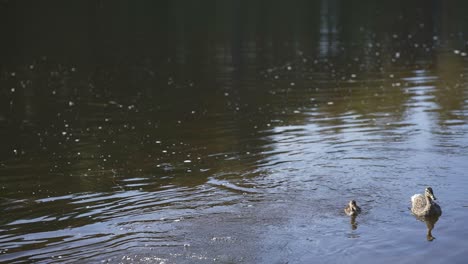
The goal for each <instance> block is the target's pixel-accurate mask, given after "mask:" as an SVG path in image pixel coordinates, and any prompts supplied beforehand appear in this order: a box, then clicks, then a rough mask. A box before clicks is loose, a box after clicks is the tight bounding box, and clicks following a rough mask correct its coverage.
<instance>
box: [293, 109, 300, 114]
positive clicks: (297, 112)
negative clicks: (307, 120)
mask: <svg viewBox="0 0 468 264" xmlns="http://www.w3.org/2000/svg"><path fill="white" fill-rule="evenodd" d="M293 113H294V114H300V113H301V111H299V110H294V111H293Z"/></svg>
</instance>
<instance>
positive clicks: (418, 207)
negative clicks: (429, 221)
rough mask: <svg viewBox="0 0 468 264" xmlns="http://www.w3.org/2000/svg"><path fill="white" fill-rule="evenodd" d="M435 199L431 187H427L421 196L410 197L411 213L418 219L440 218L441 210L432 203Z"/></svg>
mask: <svg viewBox="0 0 468 264" xmlns="http://www.w3.org/2000/svg"><path fill="white" fill-rule="evenodd" d="M436 199H437V198H436V197H435V196H434V192H433V191H432V188H431V187H427V188H426V190H425V191H424V195H423V194H415V195H413V196H411V212H412V213H413V214H414V215H416V216H419V217H427V216H440V215H441V214H442V209H440V206H439V205H438V204H437V203H436V202H434V200H436Z"/></svg>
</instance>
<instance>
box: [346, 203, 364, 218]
mask: <svg viewBox="0 0 468 264" xmlns="http://www.w3.org/2000/svg"><path fill="white" fill-rule="evenodd" d="M344 211H345V213H346V214H347V215H349V216H356V215H357V214H359V213H360V212H361V208H360V207H359V206H358V205H357V203H356V201H355V200H351V201H349V203H348V205H347V206H346V207H345V209H344Z"/></svg>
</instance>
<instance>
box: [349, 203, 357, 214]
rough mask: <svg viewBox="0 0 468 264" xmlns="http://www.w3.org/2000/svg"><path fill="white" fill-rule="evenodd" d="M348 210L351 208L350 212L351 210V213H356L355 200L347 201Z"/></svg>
mask: <svg viewBox="0 0 468 264" xmlns="http://www.w3.org/2000/svg"><path fill="white" fill-rule="evenodd" d="M349 208H351V210H352V211H353V212H356V211H357V204H356V201H355V200H351V201H349Z"/></svg>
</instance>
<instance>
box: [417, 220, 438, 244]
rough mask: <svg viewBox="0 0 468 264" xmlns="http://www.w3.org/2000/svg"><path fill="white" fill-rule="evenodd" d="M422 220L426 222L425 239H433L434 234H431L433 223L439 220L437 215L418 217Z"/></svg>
mask: <svg viewBox="0 0 468 264" xmlns="http://www.w3.org/2000/svg"><path fill="white" fill-rule="evenodd" d="M419 220H421V221H422V222H424V223H425V224H426V227H427V233H426V239H427V241H432V240H434V239H435V237H434V236H432V230H433V229H434V226H435V224H436V223H437V221H438V220H439V216H431V217H424V218H420V219H419Z"/></svg>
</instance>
